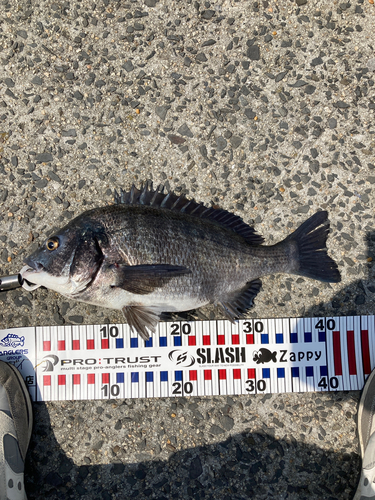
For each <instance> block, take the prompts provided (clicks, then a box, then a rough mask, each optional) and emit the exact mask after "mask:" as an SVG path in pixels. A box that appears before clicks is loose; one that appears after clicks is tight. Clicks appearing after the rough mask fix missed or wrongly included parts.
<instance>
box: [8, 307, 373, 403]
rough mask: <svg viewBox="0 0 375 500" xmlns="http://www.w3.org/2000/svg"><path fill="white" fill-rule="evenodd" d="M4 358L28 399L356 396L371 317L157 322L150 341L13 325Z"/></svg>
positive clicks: (368, 358)
mask: <svg viewBox="0 0 375 500" xmlns="http://www.w3.org/2000/svg"><path fill="white" fill-rule="evenodd" d="M0 359H1V360H3V361H6V362H8V363H13V364H14V365H15V366H16V367H17V368H18V369H19V370H20V372H21V373H22V375H23V377H24V379H25V381H26V384H27V386H28V388H29V391H30V394H31V397H32V399H33V400H34V401H56V400H57V401H65V400H87V399H112V398H150V397H172V396H213V395H238V394H259V393H262V394H265V393H286V392H312V391H342V390H344V391H346V390H360V389H362V387H363V385H364V382H365V380H366V378H367V376H368V375H369V374H370V373H371V371H372V369H373V368H374V367H375V317H374V316H341V317H329V318H328V317H327V318H323V317H322V318H282V319H245V320H240V321H238V322H236V324H232V323H230V322H229V321H224V320H223V321H222V320H218V321H193V322H174V323H159V326H158V329H157V332H156V333H155V334H153V335H152V336H151V338H150V340H148V341H147V342H145V341H144V340H142V339H141V338H140V337H139V336H138V335H137V334H136V333H133V332H131V331H130V328H129V327H128V325H82V326H76V325H73V326H46V327H25V328H14V329H9V330H0Z"/></svg>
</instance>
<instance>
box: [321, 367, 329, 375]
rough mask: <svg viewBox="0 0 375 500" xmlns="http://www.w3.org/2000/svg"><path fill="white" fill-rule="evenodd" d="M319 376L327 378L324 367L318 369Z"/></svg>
mask: <svg viewBox="0 0 375 500" xmlns="http://www.w3.org/2000/svg"><path fill="white" fill-rule="evenodd" d="M320 376H321V377H327V376H328V368H327V367H326V366H321V367H320Z"/></svg>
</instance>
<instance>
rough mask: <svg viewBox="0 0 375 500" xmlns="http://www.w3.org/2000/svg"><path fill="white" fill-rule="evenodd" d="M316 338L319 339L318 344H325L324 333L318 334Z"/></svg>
mask: <svg viewBox="0 0 375 500" xmlns="http://www.w3.org/2000/svg"><path fill="white" fill-rule="evenodd" d="M318 338H319V342H325V341H326V332H319V333H318Z"/></svg>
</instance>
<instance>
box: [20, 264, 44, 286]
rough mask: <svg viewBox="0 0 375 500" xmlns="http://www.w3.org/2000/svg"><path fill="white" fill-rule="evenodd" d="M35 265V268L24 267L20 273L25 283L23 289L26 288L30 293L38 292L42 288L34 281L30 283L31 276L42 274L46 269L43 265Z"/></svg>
mask: <svg viewBox="0 0 375 500" xmlns="http://www.w3.org/2000/svg"><path fill="white" fill-rule="evenodd" d="M33 264H34V265H33V266H30V265H26V266H23V268H22V269H21V271H20V275H21V277H22V281H23V283H22V288H24V289H25V290H27V291H28V292H32V291H33V290H36V289H37V288H39V287H40V286H41V285H36V284H34V283H33V282H32V281H30V275H31V277H32V276H33V274H35V273H40V272H41V271H42V270H43V269H44V268H43V266H42V264H39V262H37V263H33Z"/></svg>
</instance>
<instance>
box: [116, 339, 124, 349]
mask: <svg viewBox="0 0 375 500" xmlns="http://www.w3.org/2000/svg"><path fill="white" fill-rule="evenodd" d="M123 348H124V339H116V349H123Z"/></svg>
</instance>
